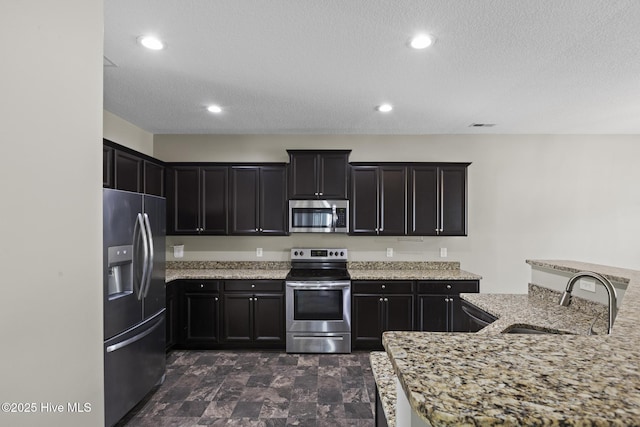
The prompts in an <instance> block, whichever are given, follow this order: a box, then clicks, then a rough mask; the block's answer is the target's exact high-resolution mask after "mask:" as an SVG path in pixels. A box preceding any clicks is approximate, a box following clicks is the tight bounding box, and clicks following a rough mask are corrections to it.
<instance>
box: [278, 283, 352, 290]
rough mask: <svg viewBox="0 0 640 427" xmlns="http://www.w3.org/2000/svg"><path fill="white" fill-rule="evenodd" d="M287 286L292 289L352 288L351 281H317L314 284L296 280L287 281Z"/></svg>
mask: <svg viewBox="0 0 640 427" xmlns="http://www.w3.org/2000/svg"><path fill="white" fill-rule="evenodd" d="M286 286H287V288H292V289H308V290H320V291H323V290H332V289H349V288H351V284H350V283H334V284H330V285H328V284H326V283H317V284H313V283H302V282H299V283H294V282H287V283H286Z"/></svg>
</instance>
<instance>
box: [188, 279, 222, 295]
mask: <svg viewBox="0 0 640 427" xmlns="http://www.w3.org/2000/svg"><path fill="white" fill-rule="evenodd" d="M178 287H179V288H180V289H182V290H183V291H185V292H194V291H207V292H219V291H220V282H219V281H218V280H181V281H180V283H179V284H178Z"/></svg>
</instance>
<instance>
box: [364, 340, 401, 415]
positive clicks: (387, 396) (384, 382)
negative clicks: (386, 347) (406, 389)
mask: <svg viewBox="0 0 640 427" xmlns="http://www.w3.org/2000/svg"><path fill="white" fill-rule="evenodd" d="M369 361H370V362H371V371H372V372H373V378H374V379H375V381H376V385H377V386H378V396H379V398H380V403H381V404H382V410H383V411H384V416H385V419H386V421H387V426H388V427H395V425H396V409H395V407H396V374H395V372H393V365H392V364H391V361H390V360H389V356H388V355H387V353H385V352H384V351H372V352H371V353H369Z"/></svg>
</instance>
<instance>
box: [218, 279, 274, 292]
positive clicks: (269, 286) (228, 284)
mask: <svg viewBox="0 0 640 427" xmlns="http://www.w3.org/2000/svg"><path fill="white" fill-rule="evenodd" d="M224 290H225V292H282V291H283V290H284V282H283V281H281V280H227V281H225V282H224Z"/></svg>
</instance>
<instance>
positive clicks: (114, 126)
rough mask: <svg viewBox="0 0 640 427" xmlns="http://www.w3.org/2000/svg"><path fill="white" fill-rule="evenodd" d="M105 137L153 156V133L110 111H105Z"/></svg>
mask: <svg viewBox="0 0 640 427" xmlns="http://www.w3.org/2000/svg"><path fill="white" fill-rule="evenodd" d="M102 135H103V137H104V138H106V139H108V140H110V141H113V142H116V143H118V144H120V145H124V146H125V147H129V148H131V149H132V150H136V151H138V152H140V153H143V154H146V155H148V156H153V134H152V133H150V132H147V131H145V130H143V129H140V128H139V127H137V126H135V125H133V124H131V123H129V122H128V121H126V120H124V119H122V118H121V117H118V116H116V115H115V114H112V113H110V112H108V111H107V110H104V111H103V133H102Z"/></svg>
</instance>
